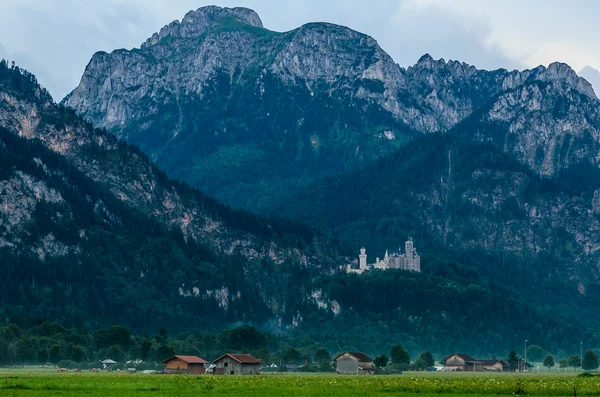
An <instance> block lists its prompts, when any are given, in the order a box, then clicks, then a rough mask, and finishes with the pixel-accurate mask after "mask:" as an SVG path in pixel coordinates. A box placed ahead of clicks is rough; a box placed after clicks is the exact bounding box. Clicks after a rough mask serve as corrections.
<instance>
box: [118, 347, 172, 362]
mask: <svg viewBox="0 0 600 397" xmlns="http://www.w3.org/2000/svg"><path fill="white" fill-rule="evenodd" d="M106 355H107V356H108V358H109V359H111V360H114V361H116V362H118V363H120V362H123V360H124V359H125V352H124V351H123V348H122V347H121V345H112V346H111V347H109V348H108V350H107V351H106ZM167 358H169V357H167ZM165 360H166V358H165Z"/></svg>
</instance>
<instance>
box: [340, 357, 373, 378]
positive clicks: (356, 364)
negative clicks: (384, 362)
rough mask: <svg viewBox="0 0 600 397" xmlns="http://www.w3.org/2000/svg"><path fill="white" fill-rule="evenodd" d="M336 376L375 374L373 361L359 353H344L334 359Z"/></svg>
mask: <svg viewBox="0 0 600 397" xmlns="http://www.w3.org/2000/svg"><path fill="white" fill-rule="evenodd" d="M334 361H335V362H336V370H335V372H336V373H338V374H353V375H371V374H373V373H375V367H373V359H372V358H371V357H369V356H367V355H366V354H364V353H360V352H344V353H342V354H339V355H338V356H337V357H336V358H334Z"/></svg>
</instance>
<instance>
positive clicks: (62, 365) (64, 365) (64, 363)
mask: <svg viewBox="0 0 600 397" xmlns="http://www.w3.org/2000/svg"><path fill="white" fill-rule="evenodd" d="M56 366H57V367H59V368H67V369H73V368H79V366H78V364H77V363H76V362H75V361H71V360H60V361H59V362H58V363H57V364H56Z"/></svg>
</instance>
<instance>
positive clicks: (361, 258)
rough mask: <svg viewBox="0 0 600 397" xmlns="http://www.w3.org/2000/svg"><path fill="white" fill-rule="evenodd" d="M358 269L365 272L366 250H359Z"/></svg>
mask: <svg viewBox="0 0 600 397" xmlns="http://www.w3.org/2000/svg"><path fill="white" fill-rule="evenodd" d="M358 258H359V261H358V264H359V269H360V270H367V250H366V248H361V249H360V255H359V257H358Z"/></svg>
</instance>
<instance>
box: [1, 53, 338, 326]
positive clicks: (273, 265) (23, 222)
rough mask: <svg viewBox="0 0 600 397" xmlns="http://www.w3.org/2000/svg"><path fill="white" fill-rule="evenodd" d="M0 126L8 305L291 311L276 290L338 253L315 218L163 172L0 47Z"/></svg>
mask: <svg viewBox="0 0 600 397" xmlns="http://www.w3.org/2000/svg"><path fill="white" fill-rule="evenodd" d="M0 128H1V131H0V134H1V135H0V138H1V140H0V142H1V144H0V151H1V152H2V156H1V161H0V164H1V171H2V172H1V175H2V178H1V180H0V187H1V188H0V220H1V222H0V225H1V227H0V250H1V253H2V255H0V257H2V259H3V260H2V263H3V267H4V271H5V274H6V275H8V276H7V277H4V278H3V282H2V283H3V286H4V287H5V288H4V289H3V293H2V299H3V302H4V303H3V307H2V310H6V311H7V312H8V313H5V314H6V315H9V314H11V315H19V316H22V317H23V318H24V319H35V318H36V317H46V316H50V317H51V319H52V320H57V319H60V320H61V321H62V322H69V323H71V324H72V323H74V322H75V323H78V321H79V322H81V321H87V322H92V321H93V324H110V323H112V322H121V323H123V324H127V325H130V326H135V327H147V326H148V325H150V324H157V323H159V324H162V322H163V321H165V320H164V319H165V318H169V319H170V320H177V321H178V322H179V323H181V324H182V326H193V325H198V324H204V325H206V324H207V323H210V322H211V321H214V323H215V324H221V325H222V324H223V323H225V322H231V321H239V320H241V319H246V320H248V321H267V320H269V319H272V318H278V319H280V320H281V321H282V322H291V317H289V318H288V319H287V320H286V319H285V317H286V315H285V314H284V313H287V310H286V309H284V307H285V305H286V304H287V305H288V306H290V307H292V308H294V306H293V305H292V302H291V301H289V302H288V301H286V298H285V296H286V294H285V292H284V293H281V292H277V291H276V290H278V289H279V288H282V287H285V286H286V284H287V283H293V284H294V288H295V289H300V288H302V285H303V283H308V284H310V280H311V278H312V277H314V276H316V275H318V274H322V273H324V272H325V273H327V272H329V271H331V269H333V268H334V267H336V266H337V263H339V262H340V261H343V257H341V256H340V255H339V254H338V253H337V251H336V248H335V245H332V243H331V242H330V241H328V240H326V239H325V238H324V237H322V236H320V235H319V234H317V233H315V232H314V231H313V230H311V229H309V228H305V227H301V226H298V225H295V224H293V223H290V222H285V221H277V220H267V219H263V218H260V217H257V216H254V215H251V214H248V213H245V212H243V211H237V210H232V209H230V208H228V207H226V206H223V205H221V204H218V203H217V202H215V201H214V200H213V199H211V198H208V197H206V196H204V194H202V193H200V192H199V191H197V190H194V189H191V188H190V187H188V186H186V185H183V184H180V183H176V182H173V181H171V180H169V179H168V178H167V177H166V175H165V174H164V173H162V172H161V171H160V170H159V169H158V168H157V167H156V166H155V165H154V164H153V163H152V162H151V161H150V160H149V159H148V158H147V157H146V156H145V155H143V154H142V153H141V152H140V151H139V149H137V148H135V147H132V146H129V145H127V144H124V143H122V142H119V141H118V140H117V138H116V137H114V136H113V135H111V134H108V133H106V132H104V131H102V130H97V129H94V128H93V127H92V126H91V125H90V124H89V123H87V122H85V121H83V120H82V119H81V118H80V117H79V116H77V115H75V113H74V112H73V111H72V110H70V109H67V108H64V107H62V106H57V105H56V104H55V103H54V102H53V101H52V99H51V97H50V96H49V94H48V93H47V91H45V90H44V89H42V88H41V87H39V86H38V85H37V82H36V80H35V77H33V76H32V75H30V74H29V73H27V72H25V71H22V70H20V69H19V68H16V67H15V68H11V67H8V66H7V64H6V62H4V61H3V62H2V63H0ZM325 246H326V247H327V248H328V249H327V250H326V252H325V251H322V248H323V247H325ZM267 275H270V276H272V277H266V276H267ZM292 275H293V277H292ZM286 280H287V281H286ZM280 299H281V303H279V302H280ZM283 301H286V302H285V304H284V303H283ZM34 302H35V305H36V306H31V305H32V304H34ZM236 302H238V303H236ZM240 302H243V304H242V305H241V306H240V305H239V303H240ZM182 308H184V309H182ZM294 315H296V313H295V311H294V312H292V314H291V316H292V317H293V316H294ZM83 319H85V320H83ZM92 319H93V320H92ZM161 319H162V320H161Z"/></svg>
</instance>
